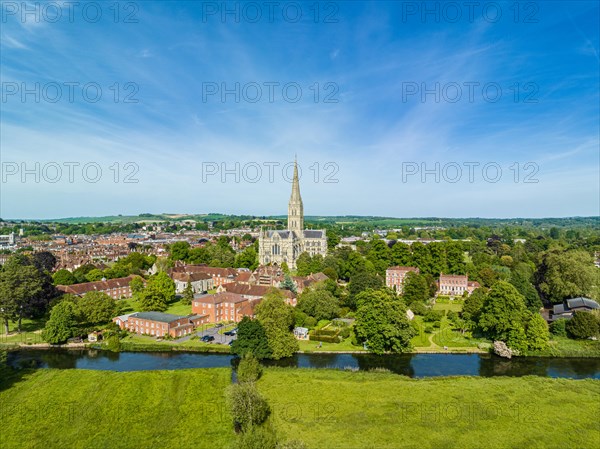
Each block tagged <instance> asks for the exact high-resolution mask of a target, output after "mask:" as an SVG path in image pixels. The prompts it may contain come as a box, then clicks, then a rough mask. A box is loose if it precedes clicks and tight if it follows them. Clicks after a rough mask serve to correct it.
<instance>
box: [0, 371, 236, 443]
mask: <svg viewBox="0 0 600 449" xmlns="http://www.w3.org/2000/svg"><path fill="white" fill-rule="evenodd" d="M230 376H231V370H229V369H225V368H212V369H202V370H195V369H194V370H179V371H145V372H131V373H116V372H110V371H108V372H107V371H86V370H46V369H43V370H39V371H37V372H35V373H30V374H26V375H25V376H24V378H22V379H20V380H18V381H17V382H15V383H14V384H13V385H12V386H11V387H10V388H8V389H6V390H3V391H0V422H1V423H2V424H1V431H0V448H2V449H13V448H14V449H27V448H44V449H54V448H56V449H79V448H81V449H95V448H98V449H104V448H111V449H120V448H132V449H139V448H151V447H160V448H181V449H192V448H194V449H196V448H211V449H212V448H223V447H228V446H229V445H230V444H231V442H232V441H233V439H234V433H233V426H232V424H231V417H230V415H229V411H228V409H227V406H226V404H225V399H224V392H225V389H226V387H227V386H228V385H229V383H230Z"/></svg>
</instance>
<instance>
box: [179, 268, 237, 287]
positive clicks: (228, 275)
mask: <svg viewBox="0 0 600 449" xmlns="http://www.w3.org/2000/svg"><path fill="white" fill-rule="evenodd" d="M175 273H187V274H194V273H204V274H208V275H209V276H210V277H212V279H213V284H214V286H215V287H218V286H219V285H222V284H226V283H228V282H233V280H234V279H235V278H236V276H237V274H238V272H237V271H236V270H235V268H219V267H209V266H208V265H204V264H201V265H179V266H175V267H173V268H171V269H170V270H169V275H170V276H171V277H172V276H173V275H174V274H175Z"/></svg>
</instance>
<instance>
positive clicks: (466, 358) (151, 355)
mask: <svg viewBox="0 0 600 449" xmlns="http://www.w3.org/2000/svg"><path fill="white" fill-rule="evenodd" d="M8 363H9V365H11V366H13V367H15V368H36V369H37V368H57V369H73V368H77V369H91V370H112V371H145V370H176V369H187V368H215V367H231V366H232V365H233V364H234V363H235V359H234V357H233V356H231V355H229V354H211V353H185V352H120V353H115V352H110V351H102V350H96V349H79V350H66V349H51V350H18V351H11V352H9V353H8ZM264 364H265V365H268V366H284V367H297V368H333V369H352V370H371V369H387V370H389V371H391V372H393V373H396V374H400V375H404V376H409V377H417V378H422V377H438V376H482V377H493V376H528V375H534V376H543V377H559V378H572V379H585V378H593V379H600V359H598V358H551V357H523V358H513V359H511V360H508V359H503V358H500V357H497V356H495V355H491V354H490V355H488V354H399V355H383V356H377V355H372V354H324V353H312V354H296V355H295V356H294V357H290V358H287V359H282V360H277V361H265V362H264Z"/></svg>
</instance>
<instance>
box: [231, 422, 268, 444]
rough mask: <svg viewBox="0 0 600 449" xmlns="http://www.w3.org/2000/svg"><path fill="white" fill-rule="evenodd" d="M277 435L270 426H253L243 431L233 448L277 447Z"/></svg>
mask: <svg viewBox="0 0 600 449" xmlns="http://www.w3.org/2000/svg"><path fill="white" fill-rule="evenodd" d="M277 447H278V446H277V435H276V434H275V431H274V430H273V428H272V427H270V426H252V427H250V428H248V429H247V430H246V431H245V432H243V433H241V434H240V435H239V436H238V438H237V441H236V442H235V445H234V446H233V447H232V449H277Z"/></svg>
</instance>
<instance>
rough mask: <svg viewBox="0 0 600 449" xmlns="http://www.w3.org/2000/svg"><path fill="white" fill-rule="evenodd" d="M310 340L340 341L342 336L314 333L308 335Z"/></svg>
mask: <svg viewBox="0 0 600 449" xmlns="http://www.w3.org/2000/svg"><path fill="white" fill-rule="evenodd" d="M308 339H309V340H310V341H322V342H324V343H339V342H340V341H341V339H340V337H339V336H337V335H312V334H310V335H309V336H308Z"/></svg>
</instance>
